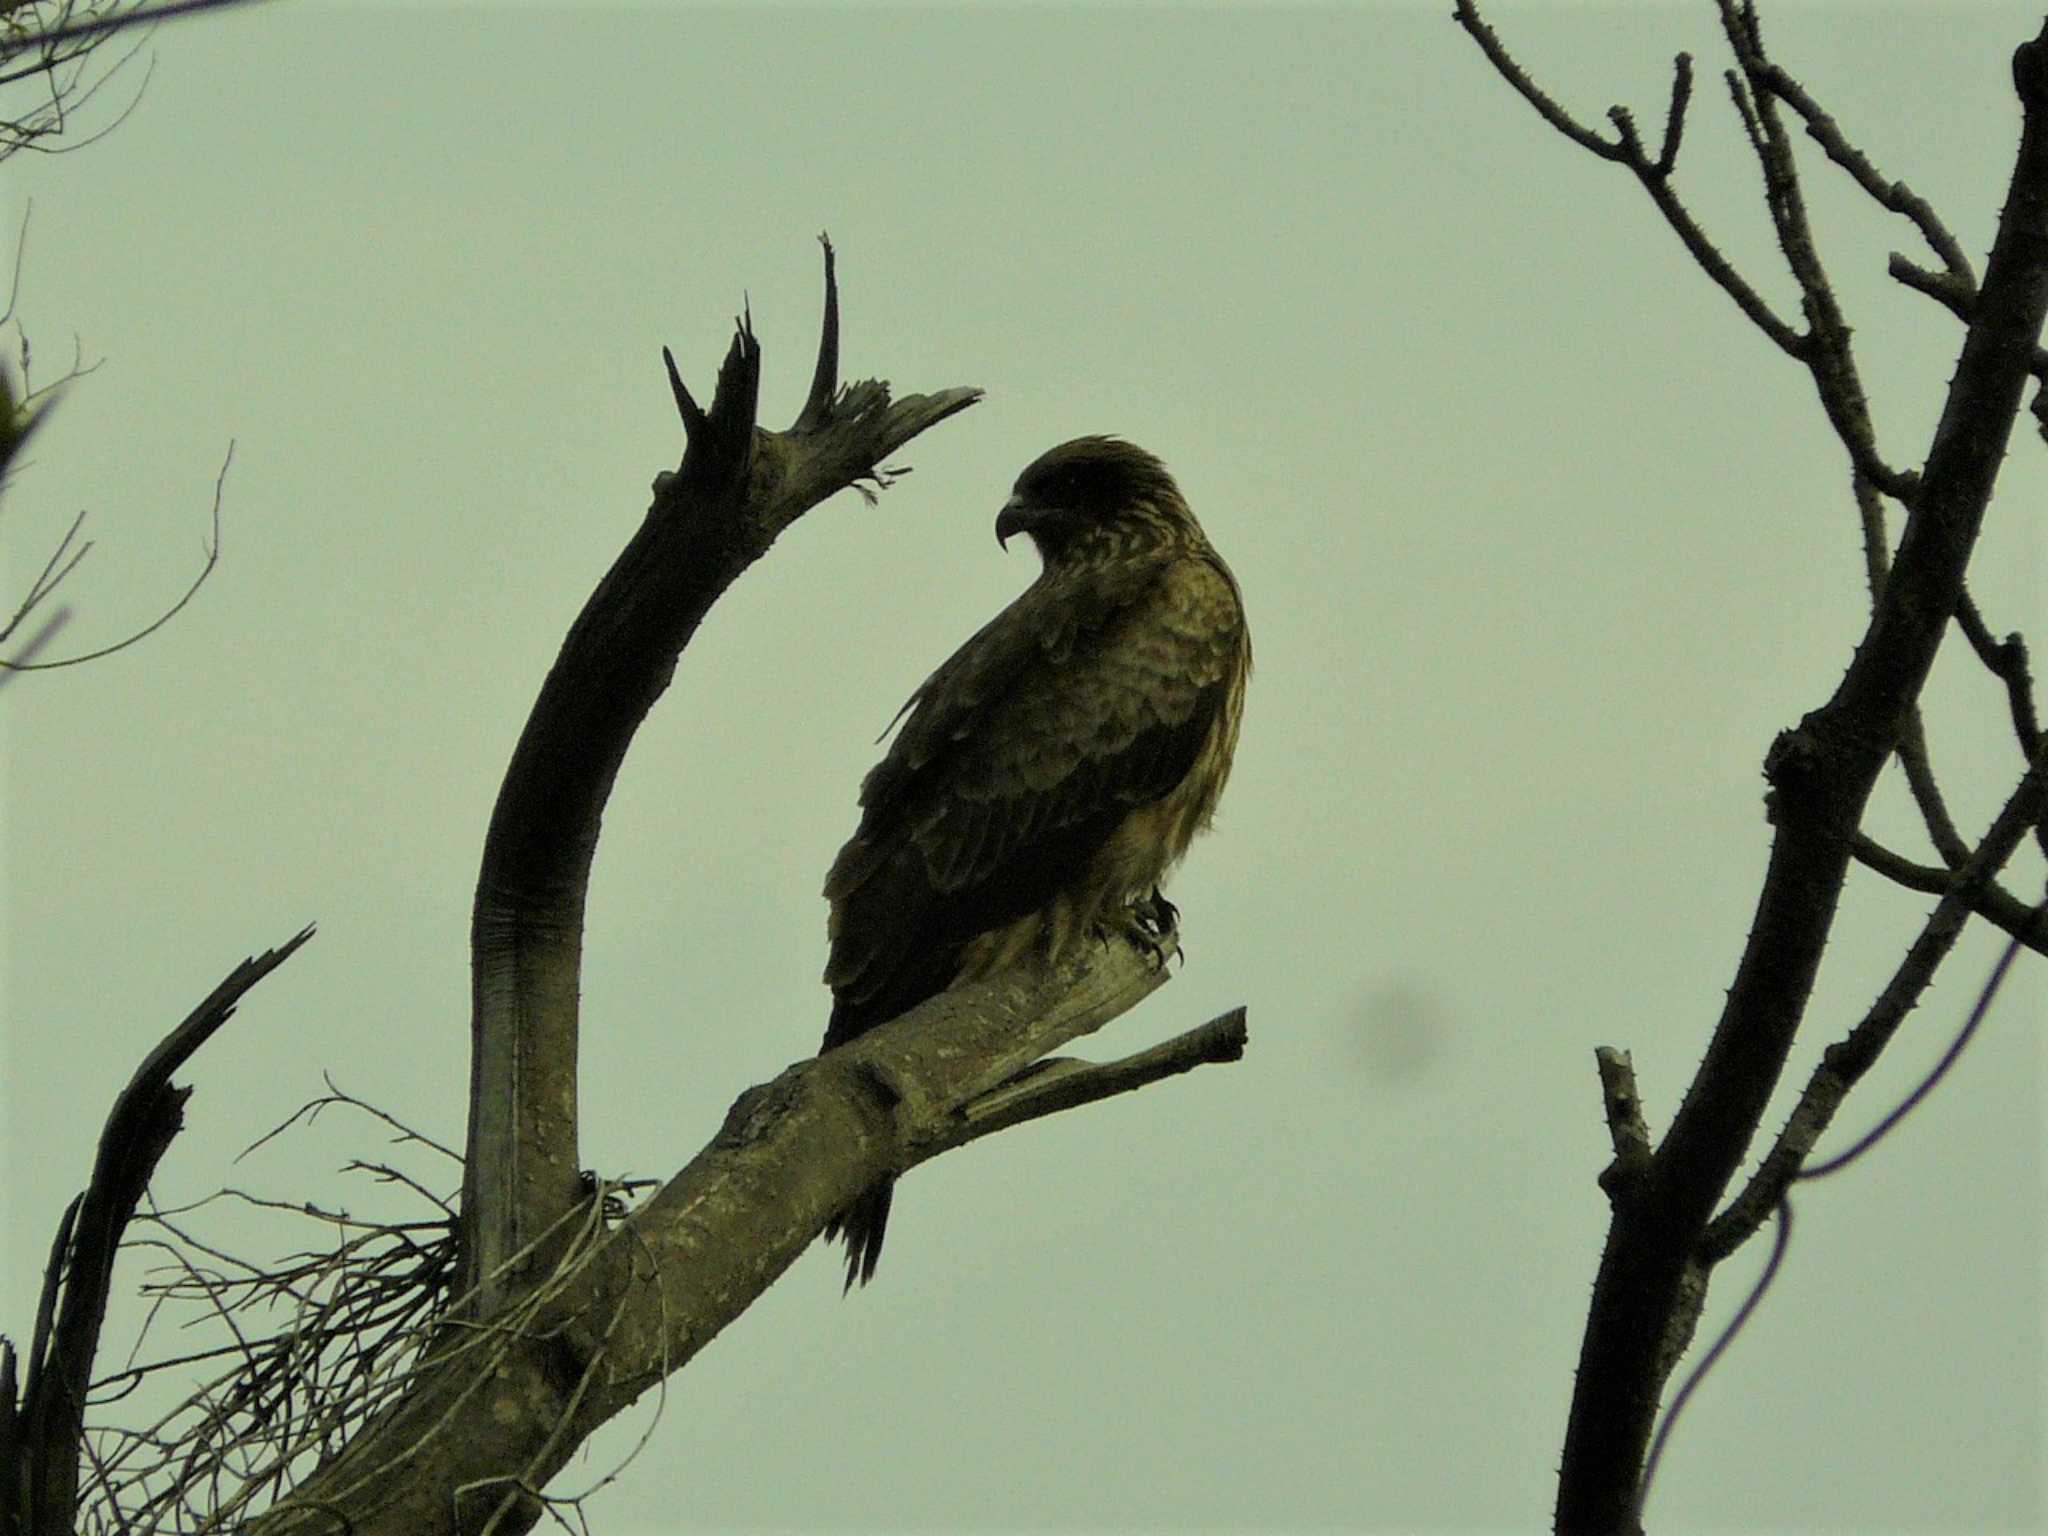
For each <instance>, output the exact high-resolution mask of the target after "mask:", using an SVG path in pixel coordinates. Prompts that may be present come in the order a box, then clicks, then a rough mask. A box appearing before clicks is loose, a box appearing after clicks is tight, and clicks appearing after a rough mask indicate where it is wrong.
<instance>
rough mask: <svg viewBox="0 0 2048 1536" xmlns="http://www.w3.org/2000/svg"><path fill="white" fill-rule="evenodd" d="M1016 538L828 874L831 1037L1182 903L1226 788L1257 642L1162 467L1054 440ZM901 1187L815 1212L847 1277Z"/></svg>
mask: <svg viewBox="0 0 2048 1536" xmlns="http://www.w3.org/2000/svg"><path fill="white" fill-rule="evenodd" d="M1017 533H1025V534H1029V535H1030V536H1031V540H1032V542H1033V543H1034V544H1036V545H1037V547H1038V553H1039V556H1040V558H1041V559H1042V560H1043V562H1044V569H1043V570H1042V571H1041V572H1040V573H1039V576H1038V579H1037V580H1036V581H1034V582H1032V584H1031V585H1030V586H1029V587H1027V588H1026V589H1025V590H1024V592H1023V593H1022V594H1021V595H1020V596H1019V597H1018V598H1017V600H1016V601H1015V602H1013V603H1011V604H1010V606H1009V607H1007V608H1005V609H1004V610H1003V611H1002V612H1001V613H999V614H997V615H996V616H995V618H993V619H991V620H990V621H989V622H988V623H987V624H986V625H984V626H983V627H982V629H981V631H980V632H979V633H977V634H976V635H975V636H974V637H973V638H972V639H970V640H968V642H967V643H966V644H965V645H963V646H961V647H960V649H959V650H957V651H955V652H954V653H953V655H952V657H951V659H950V660H948V661H947V662H946V664H945V665H944V666H942V667H940V668H939V670H938V671H936V672H934V673H933V674H932V675H931V676H930V677H929V678H928V679H926V680H925V684H924V686H923V687H922V688H919V689H918V690H917V692H916V693H915V694H913V695H912V696H911V698H910V701H909V703H907V704H905V705H904V707H903V713H904V714H907V715H908V717H909V718H908V719H903V715H902V714H899V716H898V719H900V720H902V721H903V728H902V730H901V731H900V732H898V734H897V736H896V739H895V741H894V743H893V744H892V745H891V746H890V748H889V752H888V755H887V756H886V757H884V758H883V759H882V761H881V762H880V763H878V764H877V765H876V766H875V768H874V769H873V771H871V772H870V773H869V774H868V776H867V778H866V780H865V781H864V782H863V783H862V785H861V791H860V804H861V818H860V828H859V830H858V831H856V832H855V833H854V834H853V837H852V839H851V840H850V841H848V843H847V844H846V846H845V847H844V848H842V849H841V850H840V851H839V857H838V858H837V859H835V860H834V861H833V864H832V869H831V872H830V873H829V874H827V875H826V877H825V896H826V899H827V900H828V901H829V902H830V903H831V919H830V925H829V935H830V939H831V958H830V960H829V961H828V962H827V964H826V967H825V981H826V983H827V985H829V986H830V987H831V988H832V1017H831V1022H830V1023H829V1024H828V1025H827V1026H826V1029H825V1043H824V1045H823V1047H821V1050H830V1049H831V1048H832V1047H834V1046H836V1045H843V1044H844V1043H845V1042H847V1041H848V1040H852V1039H854V1038H856V1037H857V1036H859V1035H862V1034H864V1033H866V1032H867V1031H868V1030H870V1029H873V1028H874V1027H875V1026H876V1025H878V1024H881V1023H883V1022H885V1021H886V1020H889V1019H892V1018H894V1017H896V1016H897V1015H898V1014H900V1013H902V1012H904V1011H905V1010H907V1009H909V1008H912V1007H914V1006H916V1005H917V1004H918V1003H921V1002H923V1001H924V1000H925V999H926V998H928V997H932V996H934V995H935V994H937V993H939V992H942V991H944V990H945V989H946V988H947V987H949V986H951V985H952V984H953V983H954V982H956V981H971V980H974V979H977V978H979V977H982V976H986V975H990V974H992V973H994V972H996V971H999V970H1002V969H1004V968H1006V967H1008V966H1010V965H1012V964H1014V963H1016V962H1017V961H1019V960H1020V959H1022V958H1023V957H1024V956H1025V955H1027V954H1028V953H1032V952H1036V953H1037V954H1039V955H1041V956H1043V957H1045V958H1047V959H1048V960H1050V961H1052V962H1055V963H1056V962H1058V961H1060V960H1063V959H1065V958H1067V957H1068V956H1069V955H1071V954H1072V953H1073V952H1074V951H1075V950H1077V949H1078V948H1079V946H1081V945H1083V944H1086V943H1088V942H1090V941H1091V939H1093V938H1094V937H1095V936H1096V935H1097V934H1098V932H1099V931H1100V930H1103V929H1108V928H1118V927H1128V926H1129V925H1130V924H1131V923H1132V922H1133V921H1135V920H1136V919H1135V917H1134V911H1135V909H1137V906H1138V904H1140V903H1144V904H1145V907H1144V910H1146V911H1149V912H1152V913H1156V914H1158V915H1159V916H1161V917H1163V918H1167V919H1170V917H1171V914H1172V908H1171V907H1170V906H1168V905H1167V904H1166V902H1165V899H1164V898H1163V897H1161V896H1160V895H1159V894H1158V891H1159V886H1160V884H1161V883H1162V882H1163V881H1164V880H1165V878H1166V875H1167V872H1168V871H1169V870H1170V869H1171V868H1172V867H1173V866H1174V864H1176V863H1177V862H1178V861H1179V859H1180V857H1181V855H1182V854H1184V853H1185V852H1187V848H1188V844H1189V842H1190V841H1191V840H1192V839H1193V838H1194V836H1195V834H1196V833H1197V832H1200V831H1202V830H1203V829H1204V828H1205V827H1207V826H1208V824H1209V819H1210V817H1211V816H1212V815H1214V814H1215V810H1216V802H1217V799H1218V797H1219V796H1220V795H1221V794H1222V793H1223V783H1224V780H1225V779H1226V778H1227V777H1228V776H1229V774H1230V759H1231V754H1232V752H1233V751H1234V750H1235V749H1236V746H1237V728H1238V721H1239V718H1240V716H1241V714H1242V712H1243V707H1244V685H1245V679H1246V678H1247V676H1248V675H1249V674H1250V672H1251V661H1252V651H1251V638H1250V634H1249V631H1248V630H1247V629H1246V627H1245V617H1244V604H1243V600H1242V598H1241V596H1240V594H1239V592H1238V587H1237V580H1236V578H1235V577H1233V576H1232V575H1231V573H1230V567H1229V566H1227V565H1225V564H1224V563H1223V557H1222V556H1220V555H1218V554H1217V553H1216V551H1215V549H1214V548H1213V547H1212V546H1211V545H1210V543H1209V540H1208V538H1207V537H1206V536H1205V535H1204V534H1203V532H1202V527H1201V524H1199V523H1198V522H1196V521H1195V515H1194V513H1192V512H1190V511H1189V510H1188V505H1187V503H1186V502H1185V501H1183V500H1182V499H1181V494H1180V490H1179V488H1178V487H1177V486H1175V484H1174V483H1173V477H1172V476H1171V475H1169V474H1168V473H1167V472H1166V466H1165V465H1163V464H1161V463H1160V462H1159V460H1158V459H1156V458H1154V457H1153V456H1152V455H1151V454H1149V453H1147V452H1145V451H1144V450H1143V449H1141V448H1136V447H1133V446H1132V445H1131V444H1129V443H1126V442H1122V441H1120V440H1119V439H1117V438H1113V437H1082V438H1076V439H1075V440H1074V441H1072V442H1069V443H1062V444H1061V445H1060V446H1059V447H1057V448H1054V449H1052V450H1050V451H1049V452H1047V453H1045V454H1042V455H1041V456H1040V457H1039V458H1038V459H1037V460H1036V461H1034V462H1033V463H1032V464H1031V466H1030V467H1029V468H1028V469H1026V470H1025V471H1024V473H1023V474H1021V475H1019V476H1018V477H1017V483H1016V487H1015V490H1014V492H1013V494H1012V495H1011V497H1010V499H1009V501H1008V502H1006V503H1005V504H1004V506H1003V509H1002V513H1001V515H1000V516H998V517H997V518H996V538H997V539H998V540H999V541H1001V542H1004V543H1005V544H1007V541H1008V540H1009V538H1010V536H1011V535H1012V534H1017ZM892 1185H893V1180H883V1181H882V1182H880V1183H878V1184H876V1185H874V1186H873V1187H872V1188H870V1189H868V1190H867V1191H865V1192H864V1193H863V1194H862V1195H861V1196H860V1198H859V1199H857V1200H856V1201H855V1202H854V1203H853V1204H852V1205H851V1206H849V1207H848V1208H847V1209H846V1210H845V1211H843V1212H841V1213H840V1214H839V1216H838V1217H836V1218H835V1219H834V1220H833V1222H832V1223H831V1225H829V1226H828V1227H827V1228H826V1229H825V1231H826V1236H827V1237H828V1238H829V1237H836V1236H844V1237H845V1239H846V1249H847V1252H846V1283H847V1286H848V1287H849V1288H851V1286H852V1284H853V1282H854V1281H855V1280H856V1279H858V1280H860V1281H862V1282H865V1281H866V1280H867V1279H868V1278H869V1277H870V1276H872V1275H873V1274H874V1272H875V1261H876V1259H877V1257H878V1256H879V1255H880V1253H881V1249H882V1235H883V1229H884V1226H885V1224H886V1223H887V1220H888V1215H889V1198H890V1192H891V1188H892Z"/></svg>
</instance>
